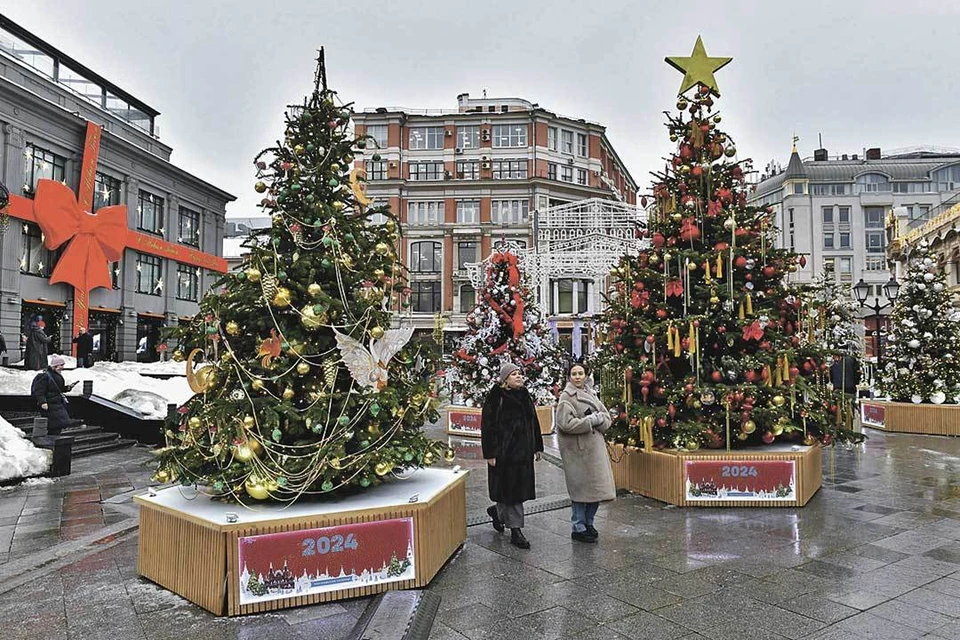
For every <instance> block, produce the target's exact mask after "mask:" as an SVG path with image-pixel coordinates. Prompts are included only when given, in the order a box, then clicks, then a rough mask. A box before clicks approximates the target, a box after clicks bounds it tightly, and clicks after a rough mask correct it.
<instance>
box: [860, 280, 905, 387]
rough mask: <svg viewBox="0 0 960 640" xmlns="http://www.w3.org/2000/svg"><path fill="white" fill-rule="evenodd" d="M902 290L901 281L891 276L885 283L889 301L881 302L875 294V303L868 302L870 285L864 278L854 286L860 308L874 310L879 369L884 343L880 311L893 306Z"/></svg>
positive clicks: (886, 296)
mask: <svg viewBox="0 0 960 640" xmlns="http://www.w3.org/2000/svg"><path fill="white" fill-rule="evenodd" d="M899 292H900V283H899V282H897V279H896V278H894V277H893V276H891V277H890V281H889V282H887V284H885V285H883V296H884V297H885V298H886V299H887V302H885V303H883V304H881V303H880V296H875V297H874V299H873V304H867V296H868V295H869V294H870V285H868V284H867V283H866V282H864V281H863V278H860V282H858V283H857V284H856V285H855V286H854V287H853V295H854V296H855V297H856V298H857V302H858V303H859V304H860V308H861V309H863V308H864V307H866V308H867V309H869V310H871V311H873V319H874V324H873V326H874V330H875V331H876V334H875V335H876V342H875V344H876V349H877V371H883V345H882V343H881V342H880V312H881V311H883V310H884V309H886V308H887V307H890V306H893V303H894V302H895V301H896V299H897V294H898V293H899Z"/></svg>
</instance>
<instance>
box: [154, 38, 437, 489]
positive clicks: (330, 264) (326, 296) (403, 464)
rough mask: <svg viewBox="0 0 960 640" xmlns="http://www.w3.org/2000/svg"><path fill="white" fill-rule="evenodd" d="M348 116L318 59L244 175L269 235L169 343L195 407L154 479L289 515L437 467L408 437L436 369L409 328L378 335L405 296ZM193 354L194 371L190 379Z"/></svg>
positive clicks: (427, 414) (426, 406)
mask: <svg viewBox="0 0 960 640" xmlns="http://www.w3.org/2000/svg"><path fill="white" fill-rule="evenodd" d="M351 113H352V111H351V107H350V105H349V104H340V103H339V99H338V98H337V94H336V92H334V91H332V90H330V89H328V87H327V79H326V70H325V66H324V62H323V52H322V51H321V57H320V60H319V63H318V68H317V77H316V82H315V86H314V89H313V92H312V93H311V94H310V95H309V96H308V97H307V98H306V99H305V100H304V101H303V103H302V104H298V105H292V106H291V107H290V108H289V109H288V111H287V113H286V127H285V131H284V133H283V140H282V141H281V142H278V143H277V144H276V145H275V146H273V147H271V148H269V149H266V150H265V151H263V152H261V153H260V154H259V155H258V156H257V158H256V160H255V162H256V167H257V177H258V178H259V180H258V182H257V183H256V185H255V189H256V191H257V192H259V193H262V194H263V196H264V197H263V201H262V203H261V207H262V208H263V210H264V212H265V213H267V214H269V215H270V216H271V217H272V220H273V226H272V228H271V229H270V231H269V232H268V233H267V234H266V236H267V237H266V238H262V239H260V241H256V240H257V238H256V237H251V238H250V240H249V241H248V243H249V245H250V253H249V256H248V257H247V258H246V260H245V262H244V264H243V265H241V268H240V269H239V270H237V271H233V272H231V273H229V274H227V275H225V276H224V277H223V278H222V279H221V280H220V281H219V282H218V283H217V284H216V285H215V287H214V290H212V291H211V292H210V293H208V294H207V295H206V296H205V297H204V298H203V300H202V301H201V302H200V312H199V313H198V314H197V315H196V317H195V318H194V320H193V322H191V323H189V324H187V325H182V326H181V327H179V328H178V329H177V330H176V331H175V332H174V336H175V337H176V338H177V339H178V340H179V345H178V351H177V354H176V356H175V357H176V358H177V359H183V358H184V357H185V356H184V354H189V355H188V356H186V360H187V375H188V379H189V381H190V383H191V388H192V389H193V390H194V391H195V392H196V393H197V394H196V395H195V396H194V397H193V398H191V399H190V400H189V401H187V402H186V403H185V404H184V405H183V406H182V407H181V408H180V411H179V414H178V415H177V416H176V420H175V421H171V422H168V426H167V431H166V440H167V442H166V444H167V446H166V447H164V448H163V449H162V450H161V451H160V452H159V453H158V455H159V469H158V471H157V475H156V477H157V478H158V479H160V480H172V479H176V480H179V481H180V482H182V483H185V484H196V485H198V486H201V487H203V488H204V489H205V490H207V491H209V492H210V493H212V494H213V495H214V496H217V497H219V498H222V499H229V500H236V501H240V502H245V501H248V500H249V499H250V498H252V499H254V500H265V499H271V500H277V501H286V502H290V501H294V500H297V499H299V498H301V497H302V496H309V495H325V494H332V493H337V492H345V491H348V490H352V491H356V490H359V489H364V488H366V487H370V486H372V485H375V484H378V483H380V482H381V480H382V479H384V478H386V477H389V476H390V475H391V474H392V473H394V472H395V471H400V470H405V469H408V468H415V467H420V466H424V465H429V464H431V463H432V462H433V461H434V460H435V459H436V457H437V456H441V455H442V456H444V457H448V458H449V457H450V455H451V453H452V451H451V450H449V449H447V448H446V446H445V445H443V444H442V443H439V442H436V441H433V440H430V439H428V438H427V437H426V436H425V434H424V433H423V432H422V431H421V427H422V426H423V424H424V422H425V421H426V420H428V419H435V418H437V417H438V414H437V412H436V408H437V404H438V400H437V398H436V394H435V392H434V390H433V388H432V384H433V383H432V381H431V376H432V374H433V373H434V372H435V371H436V365H435V363H433V362H430V361H429V358H426V357H425V356H424V353H422V352H421V351H420V349H419V347H418V346H417V345H416V343H415V342H411V341H410V338H411V336H412V333H413V329H412V327H404V328H391V324H392V315H393V314H392V312H391V309H392V308H396V307H398V306H400V304H401V303H402V302H403V299H404V298H405V297H406V296H408V294H409V290H408V289H407V288H406V284H405V282H404V280H403V276H404V268H403V266H402V264H400V263H399V262H398V259H397V255H396V251H395V247H396V244H397V242H398V240H399V233H400V228H399V225H398V224H397V223H396V221H395V219H394V218H393V216H392V214H391V212H390V211H389V209H388V208H387V207H385V206H376V205H375V204H374V203H372V202H371V201H370V200H369V199H368V198H367V196H366V194H365V192H364V190H363V185H362V181H361V179H360V178H359V176H358V175H357V172H356V170H351V166H352V163H353V161H354V158H355V156H358V155H359V154H361V153H362V152H363V150H364V149H365V147H366V146H367V145H366V139H365V138H363V137H360V138H357V137H355V136H354V135H353V133H352V131H351V130H350V128H349V123H350V118H351ZM374 159H375V160H376V159H378V158H377V156H374ZM371 205H373V206H371ZM196 354H202V357H203V358H204V359H205V360H206V362H205V363H204V365H203V366H202V367H201V368H200V369H199V370H196V371H195V370H194V368H193V366H192V365H193V360H194V358H195V357H196Z"/></svg>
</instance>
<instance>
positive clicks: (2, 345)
mask: <svg viewBox="0 0 960 640" xmlns="http://www.w3.org/2000/svg"><path fill="white" fill-rule="evenodd" d="M6 352H7V341H6V340H5V339H4V337H3V332H2V331H0V356H2V355H3V354H5V353H6Z"/></svg>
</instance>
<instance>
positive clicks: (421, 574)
mask: <svg viewBox="0 0 960 640" xmlns="http://www.w3.org/2000/svg"><path fill="white" fill-rule="evenodd" d="M466 475H467V474H466V472H463V471H461V472H459V473H453V472H452V471H451V470H449V469H422V470H420V471H417V472H416V473H415V474H413V476H412V477H410V478H408V479H407V480H392V481H390V482H387V483H384V484H383V485H381V486H379V487H376V488H374V489H371V490H369V491H366V492H364V493H361V494H358V495H356V496H351V497H348V498H343V499H341V500H338V501H333V502H311V503H305V502H298V503H296V504H294V505H291V506H289V507H284V506H282V505H273V504H255V505H253V506H252V507H251V508H246V507H244V506H242V505H238V504H230V503H224V502H215V501H213V500H210V499H209V498H208V497H206V496H204V495H202V494H198V493H197V492H196V491H194V490H193V489H188V488H181V487H170V488H168V489H164V490H162V491H159V492H157V493H156V495H153V496H150V495H144V496H137V497H135V498H134V500H135V501H136V502H137V503H138V504H139V505H140V550H139V557H138V560H137V571H138V572H139V573H140V575H142V576H144V577H145V578H148V579H150V580H152V581H154V582H156V583H157V584H159V585H161V586H163V587H165V588H167V589H169V590H170V591H173V592H174V593H176V594H178V595H180V596H183V597H184V598H186V599H187V600H189V601H190V602H193V603H194V604H197V605H199V606H201V607H203V608H204V609H206V610H207V611H210V612H211V613H213V614H216V615H229V616H235V615H243V614H248V613H260V612H264V611H271V610H274V609H283V608H287V607H296V606H301V605H308V604H316V603H318V602H328V601H331V600H340V599H344V598H355V597H358V596H367V595H372V594H375V593H380V592H382V591H386V590H388V589H412V588H419V587H423V586H425V585H426V584H428V583H429V582H430V580H431V579H432V578H433V576H434V575H436V573H437V571H439V570H440V568H441V567H442V566H443V564H444V563H445V562H446V561H447V559H448V558H449V557H450V556H451V555H453V552H454V551H456V549H457V548H458V547H459V546H460V545H461V544H463V541H464V540H466V538H467V517H466V482H465V479H466ZM385 554H386V557H384V555H385ZM288 565H289V568H290V572H289V574H288V573H286V570H287V569H288ZM271 568H272V569H273V570H276V571H277V573H276V574H272V573H271ZM361 569H362V570H361ZM251 578H252V580H251ZM267 587H269V588H267Z"/></svg>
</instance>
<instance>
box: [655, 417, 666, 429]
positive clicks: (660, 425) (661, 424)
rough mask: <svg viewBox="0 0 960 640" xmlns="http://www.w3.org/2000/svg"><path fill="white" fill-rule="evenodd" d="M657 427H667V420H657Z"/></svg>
mask: <svg viewBox="0 0 960 640" xmlns="http://www.w3.org/2000/svg"><path fill="white" fill-rule="evenodd" d="M657 426H658V427H665V426H667V419H666V418H657Z"/></svg>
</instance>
